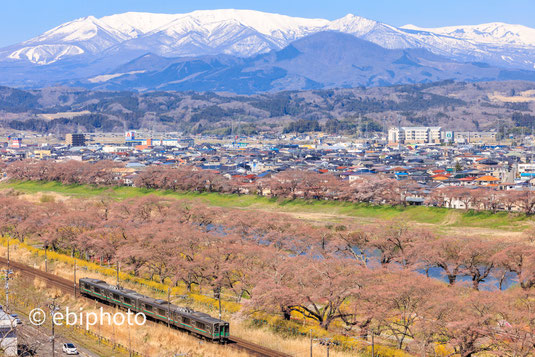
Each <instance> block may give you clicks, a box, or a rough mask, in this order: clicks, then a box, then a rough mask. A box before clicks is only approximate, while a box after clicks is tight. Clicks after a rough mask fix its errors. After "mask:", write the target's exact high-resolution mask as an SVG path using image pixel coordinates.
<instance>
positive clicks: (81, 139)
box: [65, 134, 85, 146]
mask: <svg viewBox="0 0 535 357" xmlns="http://www.w3.org/2000/svg"><path fill="white" fill-rule="evenodd" d="M65 144H67V145H69V146H85V135H84V134H67V135H65Z"/></svg>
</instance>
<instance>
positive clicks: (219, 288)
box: [217, 286, 221, 321]
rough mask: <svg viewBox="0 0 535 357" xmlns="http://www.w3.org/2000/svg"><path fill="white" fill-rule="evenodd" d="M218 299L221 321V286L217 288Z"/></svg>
mask: <svg viewBox="0 0 535 357" xmlns="http://www.w3.org/2000/svg"><path fill="white" fill-rule="evenodd" d="M217 299H218V300H219V321H221V286H220V287H218V288H217Z"/></svg>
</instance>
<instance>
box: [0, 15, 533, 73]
mask: <svg viewBox="0 0 535 357" xmlns="http://www.w3.org/2000/svg"><path fill="white" fill-rule="evenodd" d="M322 31H339V32H343V33H347V34H351V35H353V36H356V37H359V38H361V39H364V40H367V41H371V42H373V43H375V44H378V45H380V46H382V47H385V48H389V49H406V48H424V49H427V50H429V51H431V52H433V53H435V54H440V55H442V56H447V57H450V58H452V59H455V60H461V61H479V62H489V63H492V64H495V65H505V66H512V67H515V66H516V67H518V68H526V69H527V68H529V69H532V68H533V67H534V65H535V64H534V61H535V60H534V58H535V29H532V28H529V27H526V26H521V25H509V24H504V23H489V24H482V25H474V26H452V27H440V28H420V27H417V26H415V25H406V26H403V27H402V28H396V27H394V26H390V25H388V24H384V23H381V22H377V21H374V20H370V19H367V18H363V17H360V16H357V15H353V14H348V15H346V16H344V17H342V18H340V19H337V20H334V21H329V20H325V19H307V18H300V17H290V16H286V15H280V14H272V13H265V12H260V11H254V10H236V9H221V10H198V11H193V12H190V13H185V14H154V13H143V12H126V13H122V14H116V15H111V16H105V17H102V18H95V17H94V16H87V17H84V18H80V19H76V20H73V21H70V22H67V23H65V24H62V25H60V26H57V27H55V28H53V29H51V30H49V31H47V32H45V33H44V34H42V35H40V36H38V37H35V38H33V39H30V40H28V41H25V42H22V43H20V44H17V45H13V46H9V47H7V48H4V49H0V62H1V61H11V62H12V61H27V62H30V63H33V64H38V65H46V64H50V63H55V62H58V61H61V60H64V59H67V58H70V59H73V60H75V61H80V62H83V61H89V60H91V61H94V60H99V61H100V62H101V63H108V64H109V65H108V67H112V65H113V64H117V63H119V62H121V63H126V62H127V61H129V60H132V59H134V58H136V57H138V56H140V55H142V54H144V53H147V52H150V53H154V54H156V55H159V56H166V57H184V56H201V55H217V54H229V55H235V56H241V57H247V56H252V55H256V54H260V53H264V52H268V51H270V50H279V49H282V48H283V47H285V46H287V45H288V44H290V43H291V42H292V41H295V40H297V39H300V38H303V37H305V36H308V35H311V34H315V33H318V32H322Z"/></svg>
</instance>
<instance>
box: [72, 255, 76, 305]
mask: <svg viewBox="0 0 535 357" xmlns="http://www.w3.org/2000/svg"><path fill="white" fill-rule="evenodd" d="M73 286H74V299H75V300H76V258H74V281H73Z"/></svg>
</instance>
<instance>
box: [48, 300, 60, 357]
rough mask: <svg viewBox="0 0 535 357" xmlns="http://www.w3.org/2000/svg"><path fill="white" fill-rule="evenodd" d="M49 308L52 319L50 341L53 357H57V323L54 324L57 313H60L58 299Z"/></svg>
mask: <svg viewBox="0 0 535 357" xmlns="http://www.w3.org/2000/svg"><path fill="white" fill-rule="evenodd" d="M48 307H49V308H50V317H51V318H52V338H51V339H50V341H51V342H52V357H55V356H56V351H55V340H56V333H55V330H54V327H55V326H56V323H55V322H54V314H55V313H56V311H59V305H56V298H54V299H53V300H52V303H51V304H50V305H48Z"/></svg>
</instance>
